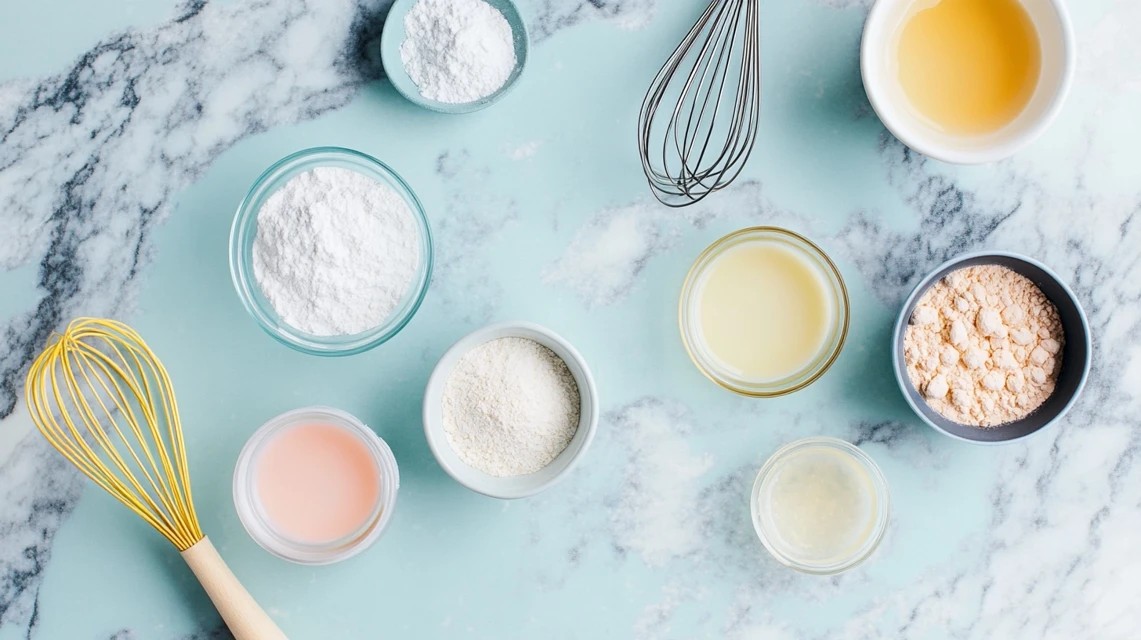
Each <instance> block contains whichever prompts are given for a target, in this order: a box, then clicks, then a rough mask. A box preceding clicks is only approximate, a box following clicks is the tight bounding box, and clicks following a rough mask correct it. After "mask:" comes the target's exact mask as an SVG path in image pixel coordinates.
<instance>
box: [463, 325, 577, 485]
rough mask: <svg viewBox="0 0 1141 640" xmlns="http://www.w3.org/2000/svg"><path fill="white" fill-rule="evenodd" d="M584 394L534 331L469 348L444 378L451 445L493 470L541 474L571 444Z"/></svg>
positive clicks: (482, 467) (474, 462)
mask: <svg viewBox="0 0 1141 640" xmlns="http://www.w3.org/2000/svg"><path fill="white" fill-rule="evenodd" d="M580 408H581V397H580V396H579V390H578V384H577V383H576V382H575V379H574V376H573V375H572V374H571V372H570V369H569V368H567V365H566V363H565V362H563V360H562V359H561V358H559V356H558V355H556V354H555V352H553V351H551V350H550V349H548V348H547V347H544V346H543V345H541V344H539V343H538V342H535V341H534V340H528V339H526V338H500V339H498V340H491V341H489V342H485V343H483V344H481V345H479V346H477V347H474V348H473V349H472V350H471V351H468V352H467V353H465V354H464V356H463V357H462V358H460V361H459V362H458V363H456V368H455V369H454V370H453V371H452V373H451V375H449V376H448V380H447V382H446V383H445V384H444V394H443V407H442V409H443V411H442V414H443V421H444V433H445V434H446V436H447V438H448V444H449V445H451V447H452V449H453V450H454V451H455V452H456V454H457V455H458V456H459V457H460V459H461V460H463V461H464V462H466V463H467V464H469V465H471V466H473V467H475V468H476V469H479V470H480V471H483V472H484V473H487V474H489V475H493V476H498V477H506V476H519V475H525V474H528V473H534V472H536V471H538V470H540V469H542V468H543V467H545V466H547V465H548V464H550V463H551V461H552V460H554V459H555V458H556V457H558V455H559V454H560V453H562V452H563V449H566V448H567V445H568V444H570V441H571V438H573V437H574V434H575V432H576V431H577V430H578V423H579V413H580Z"/></svg>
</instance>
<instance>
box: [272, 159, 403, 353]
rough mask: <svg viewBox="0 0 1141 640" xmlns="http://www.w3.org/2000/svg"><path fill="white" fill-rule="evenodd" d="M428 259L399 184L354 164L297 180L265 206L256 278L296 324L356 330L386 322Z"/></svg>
mask: <svg viewBox="0 0 1141 640" xmlns="http://www.w3.org/2000/svg"><path fill="white" fill-rule="evenodd" d="M419 265H420V231H419V228H418V227H417V224H416V219H415V218H414V217H413V214H412V211H411V210H410V209H409V208H408V204H407V203H406V202H404V199H403V198H401V197H400V194H398V193H397V192H396V191H395V190H394V189H392V188H391V187H389V186H388V185H386V184H383V183H381V182H379V181H377V180H374V179H372V178H370V177H368V176H366V175H364V174H361V173H357V172H356V171H353V170H351V169H343V168H340V167H317V168H315V169H311V170H309V171H306V172H305V173H302V174H299V175H297V176H294V177H293V178H291V179H290V180H289V181H288V182H286V183H285V185H284V186H282V187H281V188H280V189H278V190H277V191H276V192H274V193H273V195H271V196H270V197H269V198H268V199H267V200H266V201H265V204H263V205H262V207H261V209H260V210H258V225H257V236H256V237H255V238H254V246H253V267H254V269H253V270H254V277H255V278H256V279H257V283H258V287H259V288H261V292H262V295H264V296H265V297H266V299H267V300H269V303H270V304H271V305H272V306H273V309H274V311H276V312H277V314H278V315H279V316H281V319H282V320H284V321H285V323H286V324H288V325H289V326H291V327H293V328H295V329H298V330H300V331H303V332H305V333H310V334H313V335H317V336H341V335H353V334H357V333H361V332H364V331H368V330H369V329H372V328H374V327H378V326H380V325H381V324H383V323H384V321H385V320H386V319H387V318H388V316H389V315H391V314H392V312H393V310H395V309H396V307H397V305H399V304H400V301H401V300H402V299H403V298H404V294H405V293H407V291H408V288H409V287H410V286H411V285H412V279H413V278H414V277H415V275H416V269H417V267H419Z"/></svg>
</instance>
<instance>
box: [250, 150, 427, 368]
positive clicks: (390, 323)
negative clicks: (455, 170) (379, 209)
mask: <svg viewBox="0 0 1141 640" xmlns="http://www.w3.org/2000/svg"><path fill="white" fill-rule="evenodd" d="M316 167H341V168H344V169H350V170H352V171H356V172H357V173H360V174H363V175H365V176H368V177H370V178H372V179H373V180H376V181H377V182H380V183H381V184H385V185H388V186H389V187H391V188H392V189H393V190H394V191H396V193H398V194H399V195H400V197H401V198H403V199H404V202H405V203H406V204H407V205H408V208H409V210H411V211H412V217H413V218H414V219H415V220H416V226H417V228H418V229H419V230H420V234H419V235H420V264H419V265H417V268H416V274H415V275H414V276H413V278H412V282H411V284H410V285H409V286H408V291H406V292H405V293H404V297H403V298H401V300H400V303H399V304H397V305H396V308H395V309H393V311H392V313H390V314H389V315H388V318H386V319H385V321H384V322H383V323H382V324H380V325H378V326H376V327H373V328H371V329H369V330H368V331H364V332H361V333H356V334H352V335H346V336H317V335H313V334H310V333H305V332H303V331H301V330H299V329H296V328H294V327H292V326H290V325H289V324H288V323H286V322H285V321H284V320H283V319H282V318H281V316H279V315H278V313H277V311H276V310H274V308H273V305H272V304H270V302H269V300H267V299H266V297H265V295H263V294H262V291H261V287H259V286H258V283H257V279H256V278H255V277H254V269H253V246H254V239H255V238H256V237H257V218H258V212H259V211H260V210H261V208H262V205H263V204H265V201H266V200H267V199H268V198H269V197H270V196H271V195H273V193H274V192H275V191H277V190H278V189H279V188H280V187H282V186H283V185H285V183H286V182H289V180H290V179H291V178H293V177H294V176H296V175H299V174H301V173H304V172H306V171H309V170H311V169H314V168H316ZM432 262H433V251H432V230H431V228H430V227H429V226H428V218H427V216H426V215H425V214H424V208H423V207H422V206H421V205H420V200H419V199H417V198H416V194H415V193H413V192H412V188H411V187H409V186H408V185H407V184H406V183H405V182H404V180H403V179H402V178H401V177H400V176H399V175H397V173H396V172H395V171H393V170H392V169H391V168H389V166H388V165H386V164H384V163H383V162H381V161H380V160H377V159H376V158H373V157H372V156H369V155H365V154H363V153H360V152H359V151H353V150H351V149H342V148H339V147H315V148H312V149H305V150H303V151H298V152H297V153H294V154H292V155H288V156H286V157H284V158H282V159H281V160H279V161H277V162H276V163H274V164H273V166H271V167H270V168H269V169H266V170H265V173H263V174H261V177H259V178H258V179H257V180H256V181H255V182H254V185H253V186H252V187H250V191H249V193H247V194H246V197H245V198H244V199H243V200H242V203H241V204H240V205H238V212H237V214H236V215H235V216H234V224H233V227H232V228H231V229H230V276H231V278H232V279H233V281H234V289H235V290H237V292H238V298H240V299H241V301H242V305H243V306H244V307H245V308H246V311H248V312H249V313H250V315H251V316H253V317H254V320H256V321H257V323H258V325H259V326H260V327H261V328H262V329H263V330H264V331H265V332H266V333H268V334H269V335H271V336H273V337H274V338H275V339H276V340H277V341H278V342H281V343H282V344H285V345H288V346H290V347H292V348H294V349H296V350H298V351H301V352H303V353H308V354H312V355H318V356H347V355H353V354H356V353H361V352H362V351H367V350H369V349H371V348H373V347H375V346H377V345H378V344H381V343H383V342H385V341H387V340H389V339H390V338H392V337H393V336H395V335H396V334H397V333H399V332H400V330H401V329H403V328H404V326H405V325H407V324H408V322H409V321H410V320H411V319H412V316H413V315H415V313H416V310H417V309H419V308H420V303H421V302H423V300H424V295H425V294H426V293H427V292H428V283H429V282H431V280H432Z"/></svg>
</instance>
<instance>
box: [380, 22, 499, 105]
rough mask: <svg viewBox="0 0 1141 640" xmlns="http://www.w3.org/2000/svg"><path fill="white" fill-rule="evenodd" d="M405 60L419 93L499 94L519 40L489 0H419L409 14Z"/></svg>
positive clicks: (456, 98)
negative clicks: (515, 38) (487, 1)
mask: <svg viewBox="0 0 1141 640" xmlns="http://www.w3.org/2000/svg"><path fill="white" fill-rule="evenodd" d="M404 33H405V40H404V42H403V43H401V45H400V59H401V61H402V62H403V63H404V69H405V71H407V72H408V77H410V78H411V79H412V82H414V83H416V87H417V88H418V89H419V90H420V95H422V96H424V97H425V98H428V99H429V100H436V101H439V102H447V103H450V104H461V103H465V102H475V101H476V100H480V99H482V98H486V97H487V96H489V95H491V94H493V93H495V92H496V91H498V90H499V88H500V87H502V86H503V85H504V84H506V82H507V79H508V78H509V77H510V76H511V72H512V71H514V70H515V65H516V59H515V41H514V37H513V36H512V33H511V25H510V24H508V23H507V19H506V18H504V17H503V14H501V13H499V11H498V10H496V9H495V8H494V7H492V6H491V5H489V4H488V3H486V2H484V0H419V2H417V3H416V4H415V5H413V6H412V9H411V10H409V11H408V14H407V15H406V16H405V17H404Z"/></svg>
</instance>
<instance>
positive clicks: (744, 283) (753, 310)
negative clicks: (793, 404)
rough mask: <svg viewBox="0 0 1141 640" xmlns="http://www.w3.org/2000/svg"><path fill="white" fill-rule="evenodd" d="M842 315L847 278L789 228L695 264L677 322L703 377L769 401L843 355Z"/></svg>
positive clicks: (746, 236)
mask: <svg viewBox="0 0 1141 640" xmlns="http://www.w3.org/2000/svg"><path fill="white" fill-rule="evenodd" d="M848 316H849V309H848V291H847V289H846V288H845V287H844V278H843V277H842V276H841V275H840V270H839V269H838V268H837V267H836V265H835V264H834V263H833V262H832V260H830V259H829V258H828V256H827V255H826V254H825V253H824V251H822V250H821V249H820V247H818V246H816V245H815V244H813V243H812V242H811V241H810V240H808V239H807V238H805V237H803V236H801V235H799V234H796V233H793V232H792V231H788V230H786V229H780V228H778V227H751V228H748V229H741V230H740V231H735V232H733V233H730V234H729V235H727V236H725V237H723V238H721V239H719V240H717V241H716V242H714V243H713V244H711V245H709V247H708V248H707V249H706V250H705V251H704V252H702V254H701V255H700V256H698V258H697V260H696V261H695V262H694V264H693V267H692V268H691V269H690V271H689V276H688V277H687V278H686V281H685V285H684V286H683V287H682V292H681V303H680V310H679V320H678V324H679V326H680V328H681V337H682V342H683V343H684V344H685V349H686V351H687V352H688V353H689V357H690V359H691V360H693V363H694V364H695V365H697V368H698V369H699V370H700V371H701V372H702V373H703V374H705V376H706V377H707V378H709V379H710V380H712V381H714V382H716V383H717V384H719V385H721V386H722V387H725V388H726V389H729V390H730V391H733V392H736V393H740V394H742V395H747V396H753V397H772V396H780V395H784V394H787V393H792V392H793V391H796V390H798V389H803V388H804V387H806V386H808V385H810V384H812V383H813V382H815V381H816V380H817V379H819V378H820V376H822V375H824V372H825V371H827V370H828V368H829V367H831V366H832V363H833V362H835V361H836V358H837V357H838V356H839V355H840V350H841V349H842V348H843V347H844V340H845V339H846V337H847V335H848Z"/></svg>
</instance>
